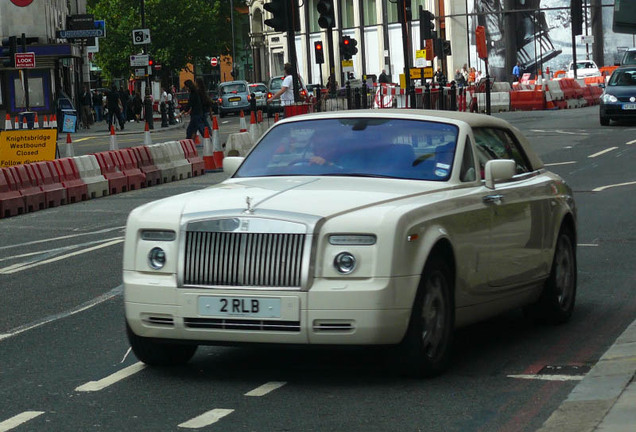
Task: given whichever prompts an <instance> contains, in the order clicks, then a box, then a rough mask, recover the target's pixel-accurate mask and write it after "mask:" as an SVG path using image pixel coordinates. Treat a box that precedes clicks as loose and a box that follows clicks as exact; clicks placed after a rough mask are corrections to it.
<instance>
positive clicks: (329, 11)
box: [316, 0, 336, 28]
mask: <svg viewBox="0 0 636 432" xmlns="http://www.w3.org/2000/svg"><path fill="white" fill-rule="evenodd" d="M316 9H317V10H318V13H319V14H320V16H319V17H318V25H319V26H320V28H333V27H335V25H336V17H335V15H334V8H333V0H319V1H318V4H317V5H316Z"/></svg>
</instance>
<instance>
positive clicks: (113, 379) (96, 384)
mask: <svg viewBox="0 0 636 432" xmlns="http://www.w3.org/2000/svg"><path fill="white" fill-rule="evenodd" d="M145 367H146V365H145V364H143V363H142V362H137V363H135V364H133V365H130V366H128V367H126V368H123V369H122V370H120V371H117V372H115V373H114V374H112V375H109V376H107V377H106V378H102V379H100V380H99V381H89V382H87V383H86V384H82V385H81V386H79V387H77V388H76V389H75V391H78V392H94V391H100V390H103V389H105V388H106V387H108V386H110V385H113V384H115V383H117V382H119V381H121V380H123V379H126V378H128V377H129V376H131V375H134V374H136V373H137V372H139V371H141V370H143V369H144V368H145Z"/></svg>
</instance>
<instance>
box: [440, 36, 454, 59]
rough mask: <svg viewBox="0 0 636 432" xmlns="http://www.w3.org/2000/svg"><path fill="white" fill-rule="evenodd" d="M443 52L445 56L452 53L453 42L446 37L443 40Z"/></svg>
mask: <svg viewBox="0 0 636 432" xmlns="http://www.w3.org/2000/svg"><path fill="white" fill-rule="evenodd" d="M442 52H443V53H444V56H445V57H446V56H449V55H452V51H451V42H450V41H449V40H446V39H444V40H443V41H442Z"/></svg>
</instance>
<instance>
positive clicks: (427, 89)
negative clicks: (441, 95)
mask: <svg viewBox="0 0 636 432" xmlns="http://www.w3.org/2000/svg"><path fill="white" fill-rule="evenodd" d="M424 109H431V84H430V83H429V82H428V81H427V82H425V83H424Z"/></svg>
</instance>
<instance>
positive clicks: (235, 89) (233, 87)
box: [221, 84, 247, 94]
mask: <svg viewBox="0 0 636 432" xmlns="http://www.w3.org/2000/svg"><path fill="white" fill-rule="evenodd" d="M246 91H247V90H246V89H245V84H229V85H226V86H223V87H221V94H230V93H245V92H246Z"/></svg>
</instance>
